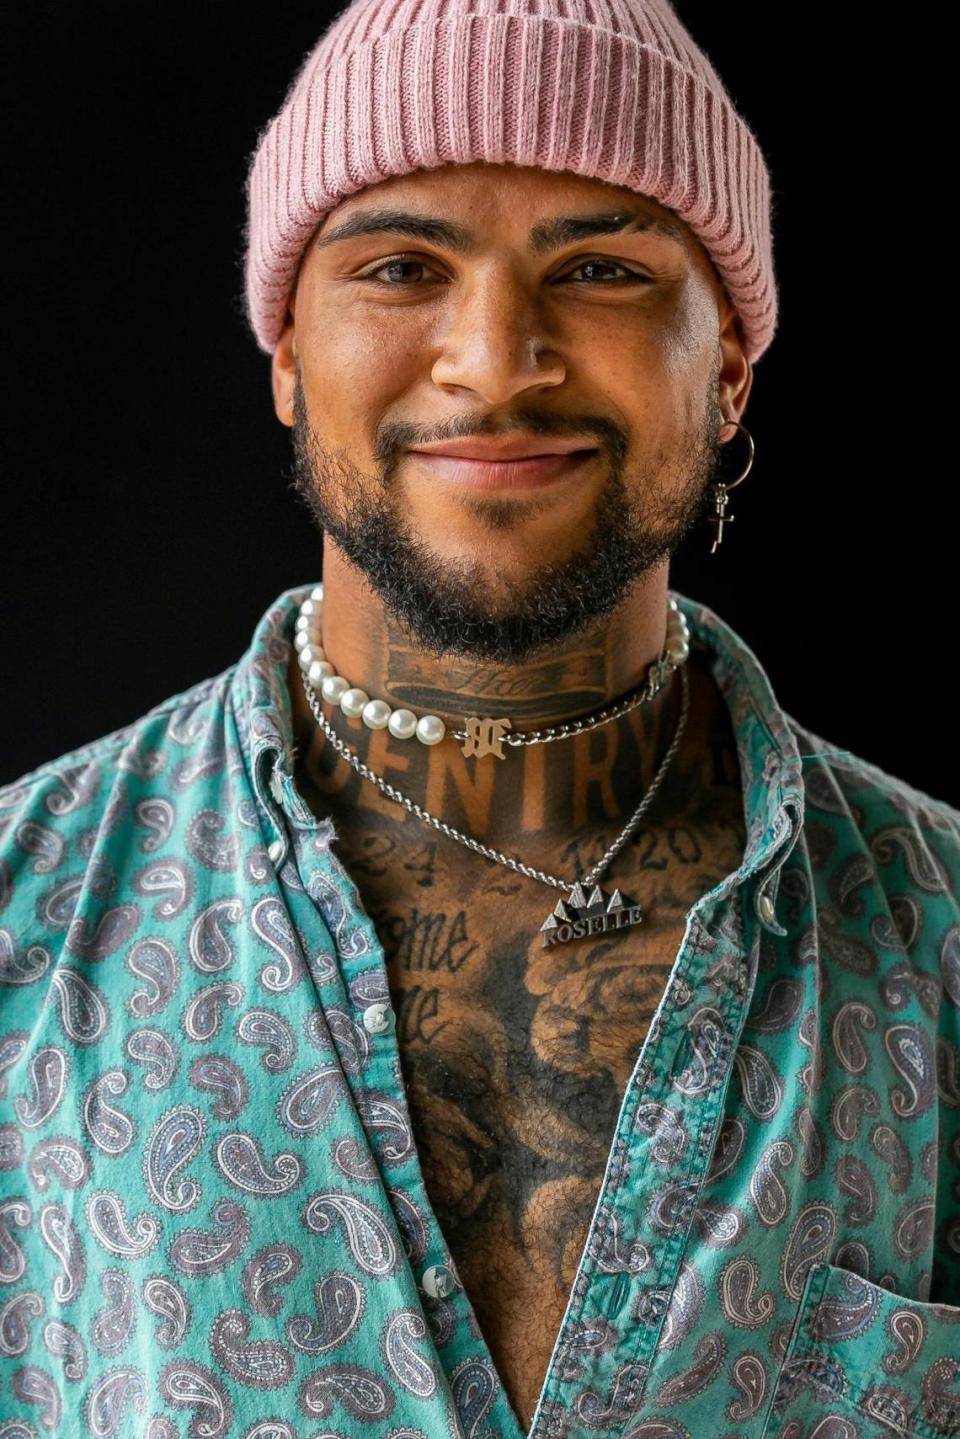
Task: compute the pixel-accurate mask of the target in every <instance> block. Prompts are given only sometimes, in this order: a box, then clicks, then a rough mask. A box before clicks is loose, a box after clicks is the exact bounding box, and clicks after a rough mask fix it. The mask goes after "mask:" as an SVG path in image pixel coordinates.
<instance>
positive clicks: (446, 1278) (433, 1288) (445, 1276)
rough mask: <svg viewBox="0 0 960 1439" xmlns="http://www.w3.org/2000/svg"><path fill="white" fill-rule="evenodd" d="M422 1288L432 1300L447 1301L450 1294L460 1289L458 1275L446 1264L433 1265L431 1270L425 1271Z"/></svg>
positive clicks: (421, 1280)
mask: <svg viewBox="0 0 960 1439" xmlns="http://www.w3.org/2000/svg"><path fill="white" fill-rule="evenodd" d="M420 1286H421V1288H422V1289H423V1292H424V1294H429V1295H430V1298H431V1299H446V1297H447V1295H448V1294H453V1293H454V1292H455V1291H456V1290H457V1289H459V1288H460V1285H459V1284H458V1283H457V1278H456V1275H455V1274H454V1272H453V1270H452V1269H450V1268H448V1266H447V1265H446V1264H431V1266H430V1268H429V1269H426V1270H424V1273H423V1275H422V1277H421V1279H420Z"/></svg>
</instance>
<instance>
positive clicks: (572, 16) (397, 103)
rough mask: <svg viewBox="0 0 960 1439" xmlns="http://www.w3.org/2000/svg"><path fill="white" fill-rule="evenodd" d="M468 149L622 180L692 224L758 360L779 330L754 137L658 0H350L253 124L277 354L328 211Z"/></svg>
mask: <svg viewBox="0 0 960 1439" xmlns="http://www.w3.org/2000/svg"><path fill="white" fill-rule="evenodd" d="M474 160H487V161H490V162H493V163H505V162H512V163H513V164H516V165H539V166H542V167H543V168H545V169H548V170H568V171H573V172H575V173H576V174H578V175H585V176H591V177H593V178H595V179H598V180H606V181H609V182H610V183H611V184H614V185H624V186H627V187H629V188H630V189H632V190H636V191H638V192H639V193H641V194H644V195H649V196H651V197H653V198H654V199H656V200H658V201H659V202H660V203H661V204H662V205H664V206H666V207H667V208H668V209H671V210H673V211H674V212H675V213H676V214H677V215H679V216H680V218H681V219H682V220H684V221H685V223H686V224H687V225H688V226H689V227H690V229H691V230H692V231H693V233H694V234H695V235H696V236H697V237H698V238H699V239H700V241H701V242H702V244H703V246H704V248H705V249H706V251H707V253H708V254H709V255H710V257H711V259H712V261H713V263H714V265H715V266H716V268H717V271H718V272H719V274H720V277H721V279H722V280H723V282H724V284H725V286H726V289H727V293H728V294H729V296H730V299H731V302H732V303H733V304H734V305H735V306H736V308H737V310H738V311H739V313H740V315H741V316H742V319H743V325H744V332H745V336H746V341H747V348H748V354H749V357H750V359H751V360H753V361H756V360H757V359H759V357H760V355H761V354H762V353H763V351H764V350H765V349H766V348H767V346H768V345H769V344H770V341H771V339H772V338H773V334H774V330H775V327H776V318H777V292H776V283H775V278H774V268H773V247H772V238H771V217H770V184H769V176H768V173H767V167H766V164H765V163H764V159H763V155H762V153H761V151H760V147H759V145H758V143H757V141H756V138H755V137H754V135H753V134H752V132H751V131H750V129H749V128H748V127H747V125H746V123H745V122H744V121H743V119H742V118H741V117H740V116H739V115H738V114H737V112H736V110H735V109H734V107H733V105H732V104H731V102H730V100H729V98H728V97H727V95H726V92H725V91H724V88H723V86H722V84H721V82H720V79H719V76H718V75H717V73H716V71H715V70H714V68H713V66H712V65H711V64H710V61H709V60H708V59H707V57H706V55H704V53H703V52H702V51H701V50H700V49H699V48H698V47H697V45H696V44H695V42H694V41H693V39H692V37H691V36H690V34H689V33H688V31H687V30H686V29H685V27H684V26H683V24H682V23H681V21H680V20H679V18H678V16H677V15H676V13H675V12H674V11H673V10H672V9H671V7H670V5H669V3H668V0H354V3H353V4H351V5H350V6H348V8H347V9H346V10H344V11H343V12H342V13H341V14H340V15H338V16H337V17H336V18H335V19H334V21H333V22H332V24H331V25H330V26H329V27H328V28H327V30H326V31H325V33H324V34H323V35H322V36H321V38H320V40H319V41H318V43H317V44H316V45H315V46H314V48H313V50H312V51H311V52H310V53H309V54H308V55H307V57H306V59H305V60H304V62H303V64H302V65H301V67H300V69H299V71H298V73H297V75H296V76H295V78H294V80H293V81H292V83H291V85H290V87H289V89H288V92H287V96H286V98H285V100H284V103H283V105H282V106H281V108H280V110H279V111H278V113H277V114H276V115H275V116H274V117H273V119H272V120H271V121H270V122H269V123H268V124H267V125H266V126H265V127H264V129H263V130H262V131H261V133H260V135H259V137H258V141H257V146H256V150H255V152H254V154H253V158H252V161H251V164H250V169H249V173H248V176H247V203H248V214H247V226H246V232H245V238H246V245H247V250H246V276H245V284H246V304H247V317H248V319H249V322H250V325H251V328H252V329H253V331H254V334H255V335H256V338H257V342H258V344H259V345H260V347H261V349H263V350H265V351H266V352H267V353H268V354H272V353H273V351H274V349H275V348H276V344H277V340H278V338H279V336H280V333H281V331H282V328H283V323H284V318H285V312H286V304H287V299H288V296H289V294H290V290H291V287H292V285H293V283H294V280H295V277H296V273H297V269H298V266H299V262H300V258H301V256H302V254H303V250H304V247H305V245H306V243H307V241H308V239H309V238H310V236H311V235H312V234H313V233H314V231H315V230H316V228H317V227H318V225H319V224H320V222H321V221H322V219H323V217H324V215H325V214H326V212H327V211H329V210H330V209H332V208H333V207H334V206H335V205H337V204H338V203H339V202H340V201H341V200H342V199H344V198H345V197H346V196H347V195H351V194H354V193H355V192H356V191H357V190H360V189H363V188H365V187H366V186H367V185H371V184H376V183H377V182H378V181H379V180H383V179H386V178H387V177H388V176H390V175H404V174H408V173H410V172H411V171H414V170H422V169H434V168H436V167H438V166H440V165H446V164H449V163H451V162H456V163H460V164H469V163H470V162H471V161H474Z"/></svg>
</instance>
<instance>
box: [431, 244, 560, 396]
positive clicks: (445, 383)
mask: <svg viewBox="0 0 960 1439" xmlns="http://www.w3.org/2000/svg"><path fill="white" fill-rule="evenodd" d="M448 314H449V317H450V318H449V320H448V323H447V325H446V327H445V329H444V333H443V340H442V347H441V353H440V354H439V356H438V357H437V359H436V361H435V362H434V366H433V372H432V378H433V382H434V384H436V385H438V386H440V387H441V388H443V389H454V390H465V391H468V392H469V393H470V394H472V395H475V396H476V397H477V398H478V399H480V400H482V401H483V402H484V403H485V404H487V405H502V404H504V403H506V402H508V401H510V400H512V399H513V398H514V396H515V395H518V394H521V393H522V392H523V391H525V390H538V389H544V388H552V387H553V386H555V385H560V384H562V383H563V381H564V379H565V378H566V365H565V364H564V362H563V360H562V358H561V356H560V354H559V353H558V351H557V350H556V348H554V347H553V346H552V345H551V343H550V340H549V337H548V336H547V335H546V333H545V325H544V321H543V317H542V315H541V314H540V312H539V311H538V309H537V307H536V306H535V305H534V304H533V302H532V301H531V299H530V296H529V294H528V293H527V292H526V290H525V289H524V287H523V285H522V284H521V282H520V281H519V279H518V278H517V277H516V276H510V275H507V274H506V273H505V272H504V270H503V269H502V268H500V267H492V268H491V269H490V270H489V271H487V272H486V273H485V274H484V276H482V277H479V278H476V279H471V280H470V281H467V282H465V283H464V284H463V287H462V289H460V290H459V292H458V294H457V296H456V298H453V299H452V300H451V302H450V307H449V311H448Z"/></svg>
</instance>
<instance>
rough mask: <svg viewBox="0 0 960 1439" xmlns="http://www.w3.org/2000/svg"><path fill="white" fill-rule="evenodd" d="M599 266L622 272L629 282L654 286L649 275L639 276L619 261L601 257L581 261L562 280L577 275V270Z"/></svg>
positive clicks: (591, 283)
mask: <svg viewBox="0 0 960 1439" xmlns="http://www.w3.org/2000/svg"><path fill="white" fill-rule="evenodd" d="M598 265H599V266H600V268H601V269H604V268H605V269H608V270H620V271H621V272H622V274H624V275H626V277H627V280H628V282H629V281H631V280H636V281H639V283H640V284H641V285H652V284H653V281H652V279H651V278H650V276H649V275H639V274H638V273H637V271H636V270H628V269H627V267H626V265H621V264H620V261H619V260H607V259H605V258H604V257H603V256H599V255H598V256H595V257H594V259H592V260H581V261H580V263H579V264H578V265H575V266H574V268H573V269H572V270H568V271H567V276H566V277H561V278H569V276H570V275H573V274H576V272H577V270H586V269H595V268H596V267H597V266H598ZM617 278H619V277H617ZM614 282H615V281H610V282H607V283H614ZM576 283H577V284H581V285H582V284H586V285H593V284H599V283H603V282H602V281H596V280H578V281H576Z"/></svg>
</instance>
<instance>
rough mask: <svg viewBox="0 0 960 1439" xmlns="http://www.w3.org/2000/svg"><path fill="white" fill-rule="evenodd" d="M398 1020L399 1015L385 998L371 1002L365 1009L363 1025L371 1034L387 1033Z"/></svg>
mask: <svg viewBox="0 0 960 1439" xmlns="http://www.w3.org/2000/svg"><path fill="white" fill-rule="evenodd" d="M396 1022H397V1016H396V1015H395V1014H394V1012H393V1009H392V1008H391V1006H390V1005H389V1003H387V1002H386V1001H385V1000H381V1001H378V1002H377V1003H376V1004H370V1005H368V1006H367V1008H366V1009H365V1010H364V1011H363V1027H364V1029H366V1030H367V1031H368V1033H370V1034H386V1032H387V1031H388V1030H390V1029H393V1028H394V1027H395V1025H396Z"/></svg>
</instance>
